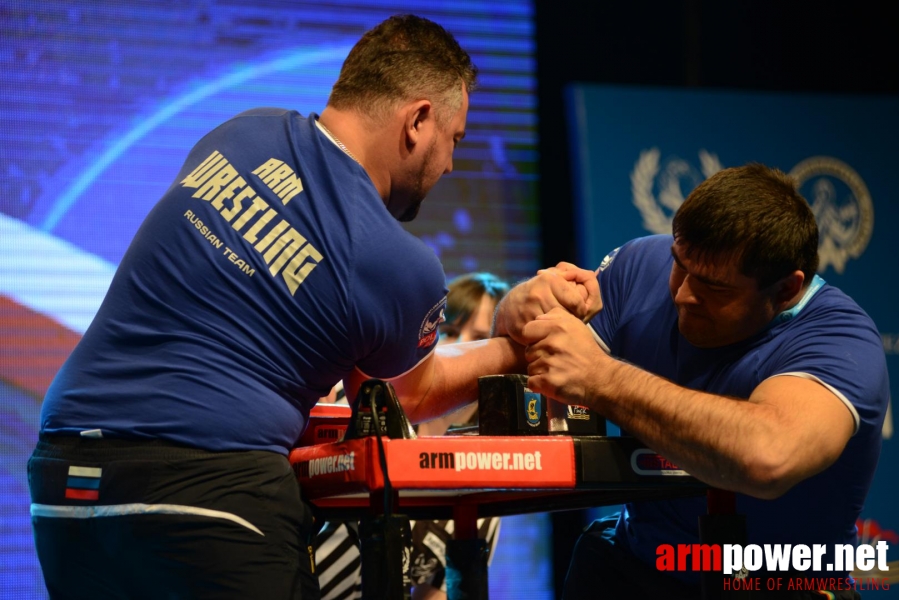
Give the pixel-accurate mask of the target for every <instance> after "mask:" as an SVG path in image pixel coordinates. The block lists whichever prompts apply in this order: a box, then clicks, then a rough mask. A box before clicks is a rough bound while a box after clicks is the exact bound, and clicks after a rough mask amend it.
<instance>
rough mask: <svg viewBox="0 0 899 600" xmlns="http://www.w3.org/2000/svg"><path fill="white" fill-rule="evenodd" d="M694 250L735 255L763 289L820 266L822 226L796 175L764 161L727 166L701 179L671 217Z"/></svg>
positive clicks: (703, 255)
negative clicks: (793, 177) (819, 231)
mask: <svg viewBox="0 0 899 600" xmlns="http://www.w3.org/2000/svg"><path fill="white" fill-rule="evenodd" d="M672 229H673V232H674V239H675V240H676V241H678V242H679V243H682V244H684V245H685V246H686V249H687V253H688V255H689V256H691V257H692V256H694V255H696V256H697V257H699V258H700V260H703V259H719V260H730V259H734V260H736V261H737V264H738V265H739V268H740V271H741V272H742V273H743V275H746V276H747V277H752V278H754V279H755V280H756V281H757V282H758V286H759V289H764V288H766V287H768V286H770V285H771V284H773V283H775V282H776V281H777V280H779V279H781V278H782V277H784V276H786V275H788V274H790V273H792V272H793V271H795V270H797V269H798V270H800V271H802V272H803V274H804V275H805V283H806V284H808V283H809V282H811V280H812V277H813V276H814V274H815V271H817V269H818V226H817V224H816V223H815V216H814V214H813V213H812V210H811V207H809V205H808V202H806V200H805V198H803V197H802V195H800V193H799V191H798V190H797V189H796V183H795V182H794V180H793V179H792V178H791V177H790V176H788V175H786V174H785V173H783V172H782V171H779V170H777V169H772V168H769V167H766V166H765V165H762V164H759V163H750V164H748V165H745V166H742V167H735V168H731V169H724V170H723V171H719V172H718V173H716V174H715V175H713V176H711V177H709V178H708V179H706V180H705V181H704V182H702V183H701V184H699V186H697V187H696V189H695V190H693V192H692V193H690V195H689V196H688V197H687V199H686V200H685V201H684V203H683V204H682V205H681V207H680V208H679V209H678V211H677V213H676V214H675V215H674V221H673V223H672Z"/></svg>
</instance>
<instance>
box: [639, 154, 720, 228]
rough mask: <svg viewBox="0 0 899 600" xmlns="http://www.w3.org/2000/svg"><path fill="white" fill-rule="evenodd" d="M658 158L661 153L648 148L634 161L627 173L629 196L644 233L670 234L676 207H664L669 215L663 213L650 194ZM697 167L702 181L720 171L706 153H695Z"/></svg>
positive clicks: (659, 204) (653, 196) (715, 156)
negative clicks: (629, 175) (637, 213)
mask: <svg viewBox="0 0 899 600" xmlns="http://www.w3.org/2000/svg"><path fill="white" fill-rule="evenodd" d="M660 156H661V152H660V151H659V149H658V148H650V149H649V150H644V151H642V152H641V153H640V158H638V159H637V162H636V163H635V164H634V170H633V171H631V194H632V195H633V198H634V206H636V207H637V210H639V211H640V214H641V215H642V217H643V228H644V229H646V230H647V231H649V232H651V233H671V220H672V218H673V217H674V213H675V212H676V211H677V209H678V206H679V205H677V206H674V205H671V206H668V208H670V209H671V213H670V214H668V213H666V212H665V210H663V209H662V205H661V203H660V202H659V201H658V200H657V199H656V197H655V195H654V194H653V190H652V188H653V186H654V185H655V180H656V176H658V174H659V158H660ZM699 163H700V166H701V169H702V174H703V176H704V177H705V178H706V179H708V178H709V177H711V176H712V175H714V174H715V173H717V172H718V171H720V170H721V169H722V166H721V161H719V160H718V156H717V155H715V154H712V153H710V152H707V151H706V150H700V151H699ZM680 202H682V200H680ZM667 204H670V203H666V205H667Z"/></svg>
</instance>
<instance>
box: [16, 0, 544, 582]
mask: <svg viewBox="0 0 899 600" xmlns="http://www.w3.org/2000/svg"><path fill="white" fill-rule="evenodd" d="M407 12H408V13H415V14H420V15H422V16H426V17H429V18H432V19H433V20H435V21H437V22H439V23H441V24H442V25H444V26H445V27H446V28H447V29H448V30H450V31H451V32H453V33H454V34H455V35H456V37H457V38H458V39H459V41H460V43H461V44H462V46H463V47H465V48H466V49H467V50H468V51H469V52H470V53H471V54H472V58H473V60H474V62H475V64H477V65H478V67H479V68H480V72H481V74H480V87H479V89H478V90H477V91H476V92H475V94H473V95H472V99H471V110H470V112H469V117H468V131H467V136H466V138H465V140H464V142H463V143H462V144H461V145H460V146H459V148H458V150H457V152H456V160H455V162H454V168H455V170H454V172H453V173H452V175H450V176H448V177H445V178H444V179H443V180H442V181H441V182H440V183H439V184H438V185H437V186H436V187H435V188H434V190H433V191H432V192H431V194H430V196H429V198H428V199H427V200H426V202H425V205H424V206H423V208H422V211H421V214H420V216H419V218H418V219H417V220H416V221H415V222H413V223H410V224H409V229H410V231H412V232H413V233H415V234H416V235H418V236H419V237H421V238H422V239H423V240H424V241H425V242H426V243H427V244H428V245H430V246H431V247H432V248H433V249H434V250H435V252H436V253H437V254H438V255H439V256H440V258H441V260H442V262H443V264H444V268H445V270H446V272H447V276H449V277H452V276H454V275H458V274H461V273H464V272H468V271H473V270H484V271H491V272H494V273H496V274H498V275H500V276H502V277H505V278H507V279H509V280H511V281H514V280H517V279H519V278H522V277H525V276H528V275H530V274H532V273H533V272H534V271H535V270H536V269H537V268H538V266H539V265H538V262H539V253H540V248H539V241H538V233H539V232H538V217H537V199H536V194H537V176H536V172H537V165H536V161H537V156H536V146H537V141H536V130H537V122H536V121H537V115H536V98H535V89H536V82H535V58H534V55H535V48H534V39H533V38H534V35H533V28H534V25H533V14H532V7H531V5H530V3H527V2H518V1H515V0H511V1H496V0H494V1H492V2H483V1H461V2H439V1H438V2H433V1H432V2H404V3H399V2H378V1H368V0H366V1H363V0H358V1H356V2H352V1H335V2H327V3H325V2H286V1H284V2H281V1H274V0H257V1H256V2H253V3H246V2H237V1H228V0H194V1H182V2H138V1H135V2H108V1H102V2H101V1H99V0H98V1H80V0H78V1H34V2H22V1H13V2H4V3H2V4H0V68H2V72H3V77H2V78H0V339H2V342H0V431H2V433H0V444H2V447H0V479H2V481H0V590H2V594H0V595H3V596H4V597H16V598H43V597H46V592H45V591H44V588H43V583H42V580H41V576H40V570H39V567H38V565H37V560H36V557H35V555H34V550H33V542H32V539H31V528H30V520H29V516H28V504H29V499H28V492H27V481H26V473H25V463H26V461H27V457H28V455H29V454H30V452H31V449H32V448H33V446H34V443H35V442H36V439H37V431H38V415H39V411H40V403H41V399H42V397H43V394H44V392H45V391H46V388H47V385H48V384H49V382H50V380H51V379H52V377H53V375H54V374H55V372H56V370H57V369H58V367H59V366H60V364H61V363H62V362H63V360H65V357H66V356H67V355H68V353H69V352H70V351H71V349H72V348H73V347H74V345H75V344H76V343H77V341H78V339H79V338H80V336H81V334H82V333H83V331H84V330H85V329H86V327H87V325H88V324H89V323H90V320H91V318H92V317H93V315H94V313H95V311H96V309H97V307H98V306H99V303H100V301H101V300H102V297H103V294H104V293H105V290H106V287H107V286H108V283H109V280H110V278H111V277H112V274H113V272H114V270H115V268H116V265H117V264H118V262H119V260H120V258H121V256H122V254H123V253H124V251H125V249H126V248H127V245H128V243H129V241H130V239H131V237H132V235H133V234H134V232H135V230H136V229H137V227H138V225H139V224H140V222H141V220H142V219H143V217H144V216H145V215H146V213H147V212H148V211H149V209H150V208H151V207H152V205H153V204H154V203H155V202H156V200H157V199H158V198H159V197H160V195H161V194H162V192H163V191H164V190H165V189H166V188H167V187H168V186H169V185H170V183H171V181H172V179H173V177H174V176H175V174H176V173H177V171H178V169H179V167H180V165H181V162H182V161H183V159H184V157H185V156H186V154H187V151H188V150H189V149H190V147H191V146H192V145H193V144H194V143H195V142H196V141H197V140H198V139H199V138H200V137H202V135H204V134H205V133H206V132H207V131H209V130H210V129H212V128H213V127H215V126H216V125H218V124H219V123H221V122H223V121H224V120H226V119H227V118H229V117H230V116H232V115H234V114H237V113H239V112H241V111H243V110H245V109H248V108H252V107H258V106H279V107H284V108H293V109H296V110H298V111H300V112H301V113H303V114H307V113H309V112H319V111H321V109H322V108H324V105H325V102H326V99H327V96H328V93H329V91H330V86H331V84H332V83H333V81H334V80H335V79H336V77H337V74H338V71H339V68H340V65H341V63H342V61H343V59H344V57H345V56H346V54H347V52H348V51H349V48H350V47H351V46H352V44H353V43H354V42H355V41H356V40H357V39H358V38H359V36H360V35H361V34H362V33H363V32H364V31H365V30H366V29H368V28H369V27H371V26H373V25H375V24H376V23H378V22H380V21H381V20H383V19H384V18H386V17H388V16H390V15H392V14H397V13H407ZM548 529H549V527H548V523H547V521H546V517H545V516H540V515H535V516H524V517H514V518H508V519H505V520H504V522H503V527H502V533H501V536H500V548H499V549H498V551H497V554H496V556H495V557H494V563H493V565H492V566H491V573H490V585H491V595H493V596H494V597H497V598H503V597H516V598H548V597H551V592H550V590H551V586H552V583H551V574H550V566H549V557H548V556H547V552H548V550H546V548H547V544H546V543H545V540H546V539H547V537H548V535H549V532H548ZM523 564H526V565H529V566H528V569H527V577H526V578H522V577H520V576H516V573H517V574H518V575H520V567H521V565H523Z"/></svg>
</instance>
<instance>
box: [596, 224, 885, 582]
mask: <svg viewBox="0 0 899 600" xmlns="http://www.w3.org/2000/svg"><path fill="white" fill-rule="evenodd" d="M672 243H673V240H672V238H671V236H667V235H666V236H651V237H646V238H640V239H637V240H633V241H631V242H628V243H627V244H625V245H624V246H622V247H621V248H620V249H618V250H617V251H616V252H613V253H612V254H611V255H610V256H609V257H606V259H605V260H604V261H603V264H602V266H601V267H600V268H601V272H600V275H599V280H600V289H601V291H602V299H603V309H602V311H600V313H599V314H598V315H597V316H596V317H595V318H594V319H593V320H592V321H591V323H590V324H591V326H592V327H593V329H594V331H595V332H596V334H597V335H598V336H599V338H600V339H601V340H602V342H603V343H604V344H605V345H606V346H607V348H608V350H609V351H610V352H611V354H612V355H613V356H616V357H619V358H621V359H624V360H626V361H628V362H630V363H633V364H635V365H637V366H639V367H641V368H643V369H645V370H647V371H649V372H651V373H655V374H656V375H660V376H662V377H665V378H666V379H669V380H671V381H673V382H674V383H677V384H679V385H681V386H684V387H687V388H691V389H695V390H703V391H706V392H710V393H714V394H721V395H726V396H732V397H738V398H748V397H749V395H750V394H751V393H752V391H753V390H754V389H755V388H756V387H757V386H758V385H759V384H760V383H761V382H762V381H764V380H765V379H768V378H769V377H773V376H776V375H781V374H785V373H791V374H796V375H801V376H805V377H811V378H814V379H816V380H818V381H819V382H821V383H823V384H825V385H826V386H828V387H829V388H830V389H831V390H832V391H834V392H835V393H836V394H837V396H838V397H841V400H843V402H844V403H845V404H846V406H847V409H848V410H849V411H850V413H851V414H852V416H853V418H854V420H855V424H856V431H855V434H854V435H853V437H852V438H851V439H850V440H849V443H848V444H847V445H846V448H845V450H844V451H843V453H842V455H841V456H840V457H839V458H838V459H837V461H836V462H835V463H834V464H833V465H831V466H830V467H828V468H827V469H825V470H824V471H822V472H821V473H819V474H817V475H814V476H812V477H809V478H808V479H806V480H804V481H802V482H800V483H798V484H797V485H796V486H794V487H793V488H792V489H790V490H789V491H788V492H787V493H786V494H784V495H783V496H781V497H780V498H777V499H776V500H759V499H757V498H752V497H749V496H744V495H741V494H738V495H737V511H738V512H739V513H741V514H745V515H746V518H747V528H748V533H749V543H753V544H800V543H801V544H808V545H811V544H828V550H829V551H830V550H832V549H833V548H832V544H836V543H851V544H854V543H855V542H856V528H855V521H856V519H857V518H858V515H859V513H860V512H861V509H862V506H863V503H864V500H865V496H866V495H867V493H868V488H869V487H870V485H871V480H872V478H873V476H874V470H875V467H876V466H877V459H878V456H879V455H880V445H881V426H882V424H883V419H884V415H885V413H886V407H887V402H888V399H889V382H888V379H887V368H886V358H885V356H884V353H883V346H882V342H881V338H880V334H879V333H878V331H877V328H876V327H875V325H874V323H873V322H872V321H871V319H870V317H868V315H867V314H865V312H864V311H863V310H862V309H861V308H860V307H859V306H858V305H857V304H856V303H855V302H854V301H853V300H852V299H851V298H849V297H848V296H847V295H846V294H844V293H843V292H841V291H840V290H839V289H837V288H834V287H832V286H830V285H827V284H824V282H823V281H821V280H819V279H818V278H816V281H815V282H814V284H813V285H811V286H810V292H809V293H807V294H806V297H805V298H804V300H803V302H804V303H800V308H799V310H793V311H789V312H790V315H789V316H787V315H781V317H780V318H777V319H775V320H774V322H773V324H772V325H771V326H770V327H769V328H768V329H767V330H766V331H764V332H762V333H760V334H758V335H756V336H755V337H753V338H751V339H748V340H745V341H743V342H739V343H736V344H732V345H730V346H726V347H723V348H710V349H702V348H696V347H695V346H692V345H691V344H690V343H689V342H687V341H686V339H684V338H683V336H681V335H680V333H679V332H678V328H677V311H676V309H675V306H674V302H673V301H672V299H671V295H670V292H669V289H668V276H669V274H670V271H671V264H672V261H673V259H672V256H671V245H672ZM809 418H810V419H813V418H814V415H809ZM625 508H626V510H625V511H624V512H622V518H621V519H619V522H618V528H617V531H616V539H617V540H618V542H619V543H622V544H623V545H625V546H626V547H629V548H630V549H631V550H632V551H633V552H634V553H635V554H636V555H637V556H638V557H639V558H641V559H642V560H643V561H645V562H647V563H650V564H655V560H656V558H657V554H656V549H657V547H658V546H659V545H660V544H672V545H675V544H693V543H699V534H698V525H697V523H698V521H697V519H698V517H699V515H701V514H705V512H706V501H705V499H704V498H694V499H682V500H671V501H659V502H640V503H632V504H628V505H627V506H626V507H625ZM829 557H830V554H828V555H827V557H825V558H829ZM831 562H832V561H831ZM823 564H826V562H822V565H823ZM677 575H678V576H680V577H683V578H684V579H686V580H695V579H697V574H695V573H691V572H685V573H677ZM829 575H830V576H834V577H836V576H839V574H838V573H830V574H829Z"/></svg>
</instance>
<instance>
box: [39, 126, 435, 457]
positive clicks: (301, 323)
mask: <svg viewBox="0 0 899 600" xmlns="http://www.w3.org/2000/svg"><path fill="white" fill-rule="evenodd" d="M316 119H317V117H316V115H311V116H310V117H309V118H308V119H307V118H303V117H302V116H300V115H299V114H297V113H296V112H294V111H286V110H281V109H256V110H252V111H248V112H246V113H243V114H241V115H238V116H237V117H235V118H233V119H231V120H229V121H227V122H226V123H224V124H223V125H221V126H219V127H218V128H216V129H215V130H213V131H212V132H211V133H209V134H208V135H206V136H205V137H204V138H203V139H202V140H201V141H200V142H199V143H198V144H197V145H196V146H195V147H194V148H193V149H192V150H191V152H190V154H189V156H188V157H187V160H186V162H185V163H184V166H183V167H182V169H181V172H180V173H179V174H178V176H177V177H176V179H175V181H174V182H173V183H172V185H171V187H169V189H168V191H167V192H166V193H165V195H164V196H163V198H162V199H161V200H160V201H159V202H158V203H157V204H156V206H155V207H154V208H153V209H152V211H151V212H150V214H149V215H148V216H147V218H146V220H145V221H144V223H143V224H142V225H141V227H140V229H139V231H138V232H137V234H136V236H135V238H134V240H133V241H132V243H131V246H130V247H129V249H128V251H127V252H126V254H125V256H124V257H123V259H122V262H121V264H120V265H119V268H118V270H117V272H116V274H115V277H114V278H113V281H112V284H111V285H110V288H109V291H108V292H107V295H106V298H105V299H104V301H103V304H102V305H101V307H100V310H99V311H98V313H97V316H96V318H95V319H94V321H93V323H92V324H91V326H90V327H89V328H88V330H87V331H86V332H85V334H84V337H83V339H82V340H81V342H80V343H79V344H78V346H77V347H76V348H75V350H74V352H73V353H72V355H71V356H70V357H69V359H68V360H67V361H66V363H65V364H64V365H63V367H62V369H61V370H60V372H59V374H58V375H57V376H56V379H55V380H54V381H53V383H52V385H51V386H50V389H49V390H48V392H47V395H46V398H45V399H44V404H43V409H42V411H41V431H43V432H47V433H57V434H73V435H77V434H79V433H80V432H83V431H90V430H100V431H101V432H102V435H103V436H104V437H131V438H161V439H165V440H169V441H172V442H176V443H183V444H187V445H190V446H195V447H199V448H205V449H209V450H249V449H255V450H268V451H273V452H279V453H282V454H286V453H287V451H288V450H289V449H290V448H291V447H292V446H293V444H294V443H295V442H296V440H297V439H298V438H299V437H300V434H301V433H302V431H303V429H304V427H305V421H306V418H307V416H308V412H309V410H310V408H311V406H312V405H313V404H314V403H315V402H316V400H317V399H318V398H319V397H321V396H325V395H326V394H327V393H328V392H329V390H330V389H331V387H332V386H333V385H334V384H335V383H336V382H337V381H338V380H340V379H341V378H343V377H344V376H346V375H348V374H349V373H350V372H351V371H352V370H353V369H354V368H358V369H360V370H361V371H362V372H363V373H365V374H366V375H369V376H372V377H379V378H384V379H386V378H391V377H395V376H398V375H401V374H403V373H405V372H406V371H408V370H410V369H412V368H413V367H415V366H416V365H417V364H418V363H420V362H421V361H422V360H423V359H424V358H425V357H427V355H428V354H429V353H430V352H431V351H432V350H433V348H434V346H435V342H436V338H437V334H436V326H437V323H438V322H439V320H440V319H441V318H442V315H443V307H444V304H445V299H446V287H445V277H444V274H443V268H442V267H441V265H440V262H439V260H438V259H437V257H436V255H435V254H434V253H433V251H431V250H430V249H429V248H428V247H427V246H425V245H424V244H423V243H422V242H421V241H420V240H418V239H417V238H415V237H414V236H412V235H411V234H409V233H408V232H406V231H405V230H404V229H403V228H402V227H401V225H400V224H399V223H398V222H397V221H396V220H395V219H394V218H393V217H392V216H391V215H390V214H389V213H388V212H387V209H386V207H385V206H384V202H383V200H382V199H381V198H380V196H379V195H378V192H377V190H376V189H375V187H374V185H373V184H372V182H371V180H370V178H369V177H368V175H367V174H366V172H365V170H364V169H363V168H362V166H361V165H359V164H358V163H356V162H355V161H354V160H353V159H352V158H350V157H349V156H348V155H347V154H346V153H344V152H343V151H341V150H340V149H339V148H338V147H337V146H336V145H335V144H334V143H333V142H332V141H331V140H330V139H328V137H326V135H325V134H324V133H323V132H322V131H321V129H320V128H319V127H318V126H317V125H316Z"/></svg>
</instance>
